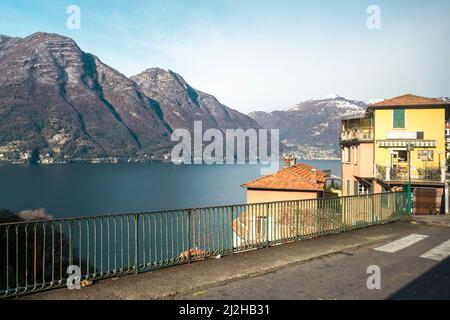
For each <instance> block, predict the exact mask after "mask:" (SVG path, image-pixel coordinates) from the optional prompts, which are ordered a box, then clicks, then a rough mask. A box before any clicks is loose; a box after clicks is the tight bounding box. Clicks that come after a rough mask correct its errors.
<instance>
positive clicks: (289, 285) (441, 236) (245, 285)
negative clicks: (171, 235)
mask: <svg viewBox="0 0 450 320" xmlns="http://www.w3.org/2000/svg"><path fill="white" fill-rule="evenodd" d="M370 266H372V268H375V269H370V270H369V271H370V274H369V273H368V268H369V267H370ZM373 266H375V267H373ZM377 267H379V269H377ZM374 270H375V272H376V271H379V272H380V273H379V274H380V277H379V280H380V281H379V284H380V288H379V289H377V288H373V289H369V288H368V286H367V282H368V278H369V277H371V280H372V281H370V283H371V284H377V282H376V280H374V279H375V278H374V277H375V276H377V273H373V272H374ZM371 287H373V286H371ZM174 298H175V299H194V300H195V299H214V300H216V299H219V300H227V299H238V300H239V299H250V300H253V299H270V300H272V299H339V300H341V299H450V228H448V227H443V226H431V225H426V224H417V225H416V226H415V228H414V230H411V231H408V230H407V229H406V230H402V232H399V233H398V236H397V237H394V239H389V240H386V241H385V242H383V243H378V244H372V245H368V246H363V247H359V248H356V249H354V250H346V251H343V252H339V253H336V254H333V255H329V256H325V257H322V258H318V259H315V260H313V261H309V262H305V263H298V264H295V265H291V266H288V267H285V268H281V269H279V270H276V271H274V272H271V273H267V274H265V275H261V276H256V277H252V278H247V279H241V280H237V281H233V282H230V283H228V284H225V285H220V286H214V287H211V288H208V289H204V290H200V291H197V292H193V293H191V294H188V295H183V296H177V297H174Z"/></svg>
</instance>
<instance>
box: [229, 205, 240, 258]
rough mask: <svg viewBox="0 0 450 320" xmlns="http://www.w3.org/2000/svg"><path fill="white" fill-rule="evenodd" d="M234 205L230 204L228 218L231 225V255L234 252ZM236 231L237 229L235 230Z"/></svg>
mask: <svg viewBox="0 0 450 320" xmlns="http://www.w3.org/2000/svg"><path fill="white" fill-rule="evenodd" d="M234 208H235V207H234V206H231V217H230V220H231V222H230V223H231V226H230V233H231V255H233V254H234V238H235V236H234V232H233V223H234ZM227 212H228V210H227ZM236 219H237V217H236ZM236 229H238V228H237V227H236ZM236 231H237V230H236ZM236 246H237V244H236Z"/></svg>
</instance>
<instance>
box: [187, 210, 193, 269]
mask: <svg viewBox="0 0 450 320" xmlns="http://www.w3.org/2000/svg"><path fill="white" fill-rule="evenodd" d="M191 216H192V209H189V210H188V223H187V228H188V232H187V236H188V263H191Z"/></svg>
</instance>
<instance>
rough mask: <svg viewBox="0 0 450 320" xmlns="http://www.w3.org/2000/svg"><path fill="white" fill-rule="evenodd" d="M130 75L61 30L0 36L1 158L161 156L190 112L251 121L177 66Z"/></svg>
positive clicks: (224, 123) (219, 122)
mask: <svg viewBox="0 0 450 320" xmlns="http://www.w3.org/2000/svg"><path fill="white" fill-rule="evenodd" d="M134 78H135V80H136V81H138V82H139V84H138V83H136V82H135V81H133V80H132V79H129V78H127V77H126V76H124V75H123V74H121V73H120V72H118V71H117V70H115V69H113V68H111V67H109V66H108V65H106V64H104V63H103V62H102V61H101V60H100V59H99V58H98V57H96V56H94V55H92V54H89V53H85V52H83V51H82V50H81V49H80V48H79V47H78V45H77V44H76V43H75V41H73V40H72V39H70V38H67V37H63V36H60V35H57V34H48V33H35V34H33V35H31V36H28V37H26V38H11V37H7V36H0V161H2V157H3V160H4V159H5V158H6V159H8V160H11V159H12V160H14V161H18V160H21V161H22V160H24V159H27V158H28V157H30V155H32V156H33V157H34V158H36V157H39V155H40V156H41V157H42V155H46V156H47V157H50V158H51V159H54V160H57V161H65V160H80V159H93V158H108V157H120V158H139V159H142V158H147V157H150V156H152V157H157V158H160V157H162V154H163V153H167V152H168V151H169V150H170V148H171V146H172V145H173V143H171V142H170V133H171V132H172V131H173V129H174V128H181V127H185V128H190V127H191V125H192V124H193V121H194V120H202V121H204V122H205V124H206V125H205V126H204V127H214V128H221V129H224V128H241V127H242V128H248V127H252V126H258V125H257V124H256V123H255V122H254V120H252V119H251V118H249V117H248V116H246V115H243V114H241V113H239V112H237V111H234V110H232V109H230V108H228V107H226V106H224V105H222V104H220V103H219V102H218V101H217V99H215V98H214V97H213V96H211V95H208V94H206V93H203V92H200V91H197V90H195V89H193V88H192V87H190V86H189V85H188V84H187V83H186V82H185V81H184V80H183V79H182V77H181V76H179V75H177V74H176V73H173V72H170V71H163V70H162V69H149V70H147V71H145V72H143V73H142V74H140V75H138V76H136V77H134ZM20 158H22V159H20Z"/></svg>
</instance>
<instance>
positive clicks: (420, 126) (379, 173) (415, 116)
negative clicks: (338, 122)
mask: <svg viewBox="0 0 450 320" xmlns="http://www.w3.org/2000/svg"><path fill="white" fill-rule="evenodd" d="M448 111H449V104H448V103H446V102H445V101H443V100H440V99H432V98H426V97H419V96H414V95H404V96H400V97H397V98H392V99H386V100H383V101H381V102H378V103H375V104H371V105H369V107H368V109H367V111H366V112H365V113H364V114H362V115H358V116H354V117H351V118H344V119H342V131H341V139H340V145H341V149H342V179H343V194H344V195H357V194H364V193H372V192H375V193H379V192H383V191H392V190H396V189H399V188H402V187H403V186H404V185H405V184H407V183H408V182H409V181H411V184H412V186H413V189H414V190H417V195H418V194H419V191H418V190H425V189H426V190H429V191H427V192H425V193H427V197H430V198H433V196H434V197H435V199H436V201H435V203H434V204H432V205H430V206H434V207H435V208H433V209H431V207H430V210H429V211H430V212H433V210H434V211H440V210H442V209H441V203H442V201H441V198H442V194H443V190H444V184H445V178H446V157H447V154H446V123H447V119H448V114H449V112H448ZM438 207H439V208H438ZM425 211H427V210H425Z"/></svg>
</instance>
